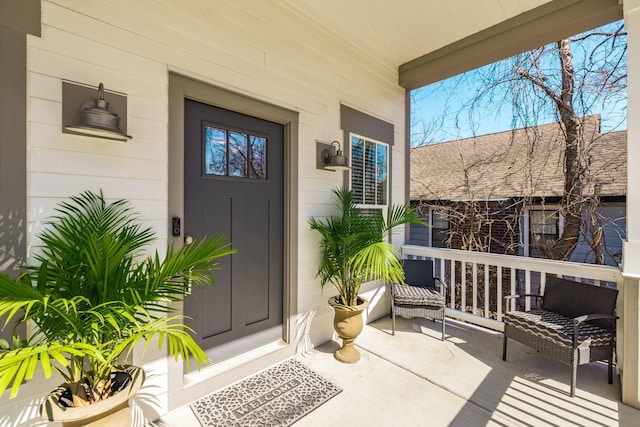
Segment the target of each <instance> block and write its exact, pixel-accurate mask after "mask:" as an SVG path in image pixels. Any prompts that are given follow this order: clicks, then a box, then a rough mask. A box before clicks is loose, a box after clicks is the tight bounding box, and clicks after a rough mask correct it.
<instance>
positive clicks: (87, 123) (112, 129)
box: [63, 82, 131, 141]
mask: <svg viewBox="0 0 640 427" xmlns="http://www.w3.org/2000/svg"><path fill="white" fill-rule="evenodd" d="M64 83H65V84H66V85H69V84H68V83H67V82H64ZM73 86H76V88H78V87H80V88H81V86H78V85H73ZM76 88H73V87H70V86H63V104H64V103H65V100H64V95H65V93H73V91H76V93H73V95H74V96H76V97H77V96H78V94H77V90H78V89H76ZM85 89H86V88H85ZM65 91H66V92H65ZM85 96H86V95H85ZM113 96H118V95H113ZM120 97H121V98H124V108H125V110H124V113H125V114H126V97H122V96H120ZM69 98H71V96H69ZM85 99H86V98H85ZM69 103H71V102H67V104H69ZM74 105H77V103H75V104H74ZM69 108H71V107H70V106H67V109H69ZM64 109H65V108H64V105H63V110H64ZM79 113H80V116H79V117H80V119H79V120H78V119H77V117H78V116H77V110H76V114H75V117H76V119H75V120H71V119H67V120H70V121H71V123H72V124H65V125H64V131H65V133H73V134H76V135H87V136H93V137H97V138H106V139H111V140H115V141H126V140H127V139H131V136H129V135H127V134H126V133H125V132H123V131H122V129H120V117H118V115H117V114H116V113H114V112H113V111H112V110H111V108H110V107H109V102H107V101H106V100H105V99H104V85H103V84H102V83H100V85H99V86H98V94H97V97H96V98H94V99H86V100H85V101H84V102H82V104H81V105H80V111H79ZM67 114H69V113H67ZM63 115H65V113H64V111H63ZM63 120H64V118H63ZM67 120H65V123H68V121H67Z"/></svg>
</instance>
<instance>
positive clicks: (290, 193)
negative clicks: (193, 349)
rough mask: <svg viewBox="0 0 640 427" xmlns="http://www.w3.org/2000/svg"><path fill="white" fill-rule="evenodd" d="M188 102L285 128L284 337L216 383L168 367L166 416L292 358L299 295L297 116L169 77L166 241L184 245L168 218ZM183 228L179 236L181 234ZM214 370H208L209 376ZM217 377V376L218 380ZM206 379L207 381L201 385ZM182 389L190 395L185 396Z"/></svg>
mask: <svg viewBox="0 0 640 427" xmlns="http://www.w3.org/2000/svg"><path fill="white" fill-rule="evenodd" d="M185 99H192V100H195V101H199V102H203V103H205V104H209V105H213V106H216V107H220V108H225V109H228V110H232V111H235V112H238V113H241V114H246V115H249V116H253V117H257V118H260V119H264V120H268V121H271V122H274V123H279V124H281V125H283V126H284V144H285V147H284V189H283V191H284V195H283V196H284V224H283V234H284V235H283V239H284V240H283V243H284V256H283V280H284V283H283V316H282V329H283V331H282V336H283V340H284V342H285V345H284V346H280V350H279V351H278V352H277V354H274V353H273V352H271V353H269V354H268V355H267V354H265V357H263V358H261V360H253V361H247V362H246V363H242V365H241V366H237V367H233V366H230V367H229V369H228V370H227V371H226V372H224V373H220V372H219V369H217V370H215V371H216V377H215V378H211V375H210V374H209V375H203V381H200V382H194V381H192V379H193V374H189V381H185V377H186V373H185V372H183V369H182V366H183V364H182V362H180V363H173V361H169V362H168V365H167V373H168V385H169V395H168V406H169V408H168V409H169V410H171V409H173V408H177V407H179V406H182V405H185V404H187V403H189V402H190V401H192V400H194V399H195V398H197V397H199V396H202V395H204V394H207V393H210V392H211V391H213V390H215V389H217V388H220V387H222V386H224V385H227V384H229V383H230V382H233V381H236V380H238V379H240V378H243V377H245V376H246V375H248V373H249V372H250V371H257V370H259V369H263V368H266V367H267V366H269V365H271V364H273V363H275V362H276V361H278V360H283V359H285V358H287V357H290V356H292V355H294V353H295V343H293V342H292V341H293V335H292V324H293V322H294V321H295V319H294V317H295V316H296V314H297V307H298V301H297V289H296V288H295V283H297V281H296V278H297V277H298V261H297V257H296V254H297V253H298V244H297V242H298V231H297V230H298V227H297V224H298V162H297V160H296V159H297V158H298V113H297V112H295V111H292V110H288V109H286V108H283V107H279V106H277V105H273V104H270V103H267V102H264V101H261V100H259V99H255V98H251V97H248V96H246V95H243V94H241V93H237V92H231V91H229V90H226V89H224V88H221V87H217V86H213V85H211V84H208V83H205V82H202V81H198V80H194V79H192V78H190V77H186V76H184V75H180V74H177V73H172V72H169V144H168V173H169V176H168V184H167V185H168V203H167V205H168V206H167V207H168V211H167V215H168V216H167V218H168V219H167V231H168V234H167V236H168V237H167V239H168V241H169V243H173V244H174V245H175V247H176V248H179V247H180V246H182V244H183V236H180V237H172V236H171V230H170V228H171V221H170V220H169V219H170V218H173V217H180V218H183V219H184V100H185ZM184 229H185V227H184V224H183V226H182V230H184ZM175 307H176V309H177V312H178V313H180V314H182V313H183V312H184V310H183V304H182V303H178V304H176V305H175ZM213 371H214V370H212V372H213ZM218 374H219V375H218ZM205 377H206V378H207V381H204V379H205ZM185 384H187V385H188V388H189V392H188V393H185V392H184V391H185V387H186V386H185Z"/></svg>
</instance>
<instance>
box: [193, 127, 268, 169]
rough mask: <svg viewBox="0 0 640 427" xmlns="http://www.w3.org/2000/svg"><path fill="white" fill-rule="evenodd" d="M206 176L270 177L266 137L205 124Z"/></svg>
mask: <svg viewBox="0 0 640 427" xmlns="http://www.w3.org/2000/svg"><path fill="white" fill-rule="evenodd" d="M203 134H204V141H203V145H204V156H203V157H204V173H205V175H217V176H228V177H233V178H250V179H258V180H262V179H267V138H265V137H263V136H258V135H251V134H249V133H244V132H236V131H232V130H229V129H223V128H220V127H217V126H212V125H208V124H205V125H204V132H203Z"/></svg>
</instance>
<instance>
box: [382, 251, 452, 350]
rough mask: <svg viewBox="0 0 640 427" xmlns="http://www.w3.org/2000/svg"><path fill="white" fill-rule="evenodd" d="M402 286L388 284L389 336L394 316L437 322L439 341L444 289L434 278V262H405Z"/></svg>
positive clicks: (394, 321) (393, 325) (392, 331)
mask: <svg viewBox="0 0 640 427" xmlns="http://www.w3.org/2000/svg"><path fill="white" fill-rule="evenodd" d="M403 268H404V274H405V283H404V284H400V283H392V284H391V333H392V334H393V335H395V332H396V315H400V316H413V317H426V318H430V319H433V321H434V322H435V320H436V319H439V320H440V322H441V323H442V338H441V339H442V340H444V328H445V317H444V309H445V301H446V300H445V295H446V287H445V286H444V283H442V282H441V281H440V280H439V279H437V278H435V277H433V261H431V260H404V263H403Z"/></svg>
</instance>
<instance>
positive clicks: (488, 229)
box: [409, 202, 627, 266]
mask: <svg viewBox="0 0 640 427" xmlns="http://www.w3.org/2000/svg"><path fill="white" fill-rule="evenodd" d="M482 207H483V209H484V212H483V214H482V215H483V220H482V226H481V227H480V229H479V231H478V233H477V234H478V240H480V241H488V240H490V241H491V244H490V250H489V251H487V252H490V253H496V254H505V255H520V256H528V255H527V254H528V251H525V247H526V245H527V244H528V239H526V238H525V237H526V234H527V233H528V229H529V228H528V225H527V224H526V222H527V219H528V217H527V215H526V210H525V211H524V212H523V213H522V214H521V213H520V211H519V209H517V208H516V205H515V203H513V202H488V203H487V204H486V205H484V204H483V205H482ZM530 207H531V208H532V209H536V208H537V206H535V205H534V206H530ZM547 209H550V208H549V206H547ZM429 212H430V211H429V207H428V206H426V205H425V206H422V207H421V209H420V214H421V216H422V217H423V218H424V219H425V221H426V222H427V223H430V218H429ZM456 212H457V213H456V214H454V215H453V217H454V218H455V217H460V218H468V217H471V215H470V214H467V215H465V214H464V211H463V210H461V209H458V210H457V211H456ZM625 215H626V213H625V205H624V203H607V204H605V205H602V206H599V207H598V208H597V209H596V216H597V218H598V221H599V224H600V225H602V230H603V233H602V242H603V259H604V261H605V265H611V266H618V265H620V260H621V257H622V242H623V241H624V239H625V237H626V231H625V230H626V222H627V221H626V217H625ZM518 216H519V220H518V221H514V218H516V217H518ZM485 219H486V220H485ZM584 220H585V221H587V220H588V217H587V215H586V213H585V214H584ZM450 221H451V227H452V228H453V227H455V219H451V220H450ZM489 223H490V225H489ZM457 229H458V230H463V231H467V232H469V229H470V226H469V225H468V224H459V226H458V228H457ZM430 233H431V228H430V227H425V226H421V225H413V224H412V226H411V227H410V232H409V244H411V245H421V246H431V244H430V241H431V239H430ZM489 237H491V238H489ZM463 246H464V244H463V241H462V238H461V236H460V234H459V233H454V235H453V237H452V239H451V243H450V244H449V245H448V248H450V249H461V248H463ZM571 261H572V262H582V263H586V264H593V263H595V262H594V261H595V258H594V254H593V252H592V251H590V250H589V243H588V242H587V241H586V240H585V236H584V234H581V235H580V240H579V242H578V247H577V248H576V250H575V251H574V253H573V254H572V256H571Z"/></svg>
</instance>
